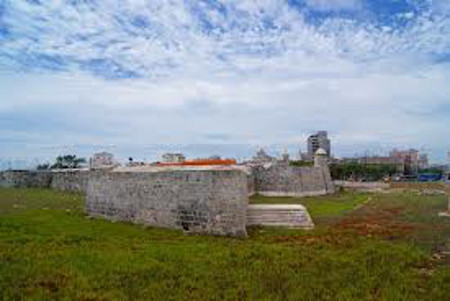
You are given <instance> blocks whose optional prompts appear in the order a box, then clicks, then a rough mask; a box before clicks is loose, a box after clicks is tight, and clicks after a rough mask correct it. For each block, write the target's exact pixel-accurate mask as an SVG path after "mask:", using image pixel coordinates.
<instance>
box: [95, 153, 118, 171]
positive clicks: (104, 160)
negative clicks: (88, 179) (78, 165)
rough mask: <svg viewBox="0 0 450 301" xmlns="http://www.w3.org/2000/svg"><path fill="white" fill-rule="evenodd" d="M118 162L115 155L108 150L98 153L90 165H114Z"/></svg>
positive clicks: (98, 166) (96, 167) (99, 166)
mask: <svg viewBox="0 0 450 301" xmlns="http://www.w3.org/2000/svg"><path fill="white" fill-rule="evenodd" d="M116 164H117V163H116V161H115V160H114V155H113V154H111V153H108V152H101V153H96V154H94V155H93V156H92V158H91V159H90V160H89V167H90V168H91V169H98V168H107V167H113V166H114V165H116Z"/></svg>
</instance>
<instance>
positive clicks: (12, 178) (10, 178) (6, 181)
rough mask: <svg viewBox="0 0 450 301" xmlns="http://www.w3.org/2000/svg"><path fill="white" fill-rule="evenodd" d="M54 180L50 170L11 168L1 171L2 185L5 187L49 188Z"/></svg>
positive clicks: (0, 184)
mask: <svg viewBox="0 0 450 301" xmlns="http://www.w3.org/2000/svg"><path fill="white" fill-rule="evenodd" d="M51 181H52V175H51V173H49V172H42V171H28V170H14V171H13V170H9V171H2V172H0V187H4V188H13V187H16V188H27V187H31V188H48V187H50V183H51Z"/></svg>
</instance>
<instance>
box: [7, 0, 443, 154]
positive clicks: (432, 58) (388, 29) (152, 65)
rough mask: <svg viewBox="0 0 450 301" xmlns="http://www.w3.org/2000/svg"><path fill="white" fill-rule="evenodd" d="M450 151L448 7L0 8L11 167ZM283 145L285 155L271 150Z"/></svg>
mask: <svg viewBox="0 0 450 301" xmlns="http://www.w3.org/2000/svg"><path fill="white" fill-rule="evenodd" d="M316 130H328V131H329V132H330V135H331V138H332V143H333V153H334V154H335V155H337V156H351V155H354V154H363V153H365V152H367V151H368V152H369V153H382V152H386V151H387V150H388V149H390V148H391V147H400V148H406V147H415V148H418V149H422V150H424V151H427V152H428V153H429V154H430V156H431V158H432V159H434V160H436V161H438V160H441V161H443V160H444V153H445V150H447V149H450V1H449V0H239V1H232V0H221V1H219V0H211V1H201V0H184V1H183V0H120V1H119V0H116V1H113V0H27V1H25V0H0V158H3V160H5V158H6V159H8V158H9V159H11V158H45V157H51V156H54V155H55V154H57V153H63V152H78V153H80V154H81V155H87V154H89V153H90V152H92V151H95V150H99V149H102V148H109V149H111V150H113V151H114V152H116V153H117V154H118V156H119V157H124V158H125V157H127V156H129V155H130V156H135V157H138V158H148V159H152V158H154V157H155V156H156V155H157V154H159V153H161V152H163V151H164V150H178V149H179V150H182V151H185V152H187V153H188V154H189V155H192V156H203V155H206V154H208V153H219V154H222V155H225V156H236V157H245V156H247V155H248V154H249V152H252V151H253V150H254V149H255V147H257V146H267V147H269V148H271V147H272V148H273V149H275V150H274V151H277V147H278V151H279V150H280V148H283V147H284V146H288V147H289V150H291V151H292V152H293V151H294V150H295V148H298V147H300V148H302V149H303V150H304V149H305V147H306V146H305V141H304V140H305V138H306V136H307V135H308V134H309V133H311V132H313V131H316ZM274 146H275V147H274Z"/></svg>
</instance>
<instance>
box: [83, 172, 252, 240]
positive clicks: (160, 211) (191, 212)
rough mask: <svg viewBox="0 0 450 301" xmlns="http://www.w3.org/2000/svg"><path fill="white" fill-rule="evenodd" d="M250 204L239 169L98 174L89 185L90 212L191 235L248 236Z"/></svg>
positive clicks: (88, 205)
mask: <svg viewBox="0 0 450 301" xmlns="http://www.w3.org/2000/svg"><path fill="white" fill-rule="evenodd" d="M247 206H248V191H247V181H246V175H245V173H244V172H242V171H239V170H220V171H218V170H195V171H193V170H177V171H158V172H124V171H120V172H118V171H115V172H96V173H93V174H92V175H91V178H90V180H89V183H88V186H87V198H86V211H87V212H88V213H89V214H90V215H93V216H101V217H105V218H108V219H113V220H122V221H131V222H137V223H143V224H146V225H151V226H158V227H166V228H173V229H183V230H184V231H186V232H189V233H205V234H217V235H233V236H242V235H246V229H245V226H246V213H247Z"/></svg>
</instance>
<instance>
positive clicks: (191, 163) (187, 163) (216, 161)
mask: <svg viewBox="0 0 450 301" xmlns="http://www.w3.org/2000/svg"><path fill="white" fill-rule="evenodd" d="M208 165H236V160H235V159H200V160H186V161H184V162H177V163H158V166H208Z"/></svg>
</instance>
